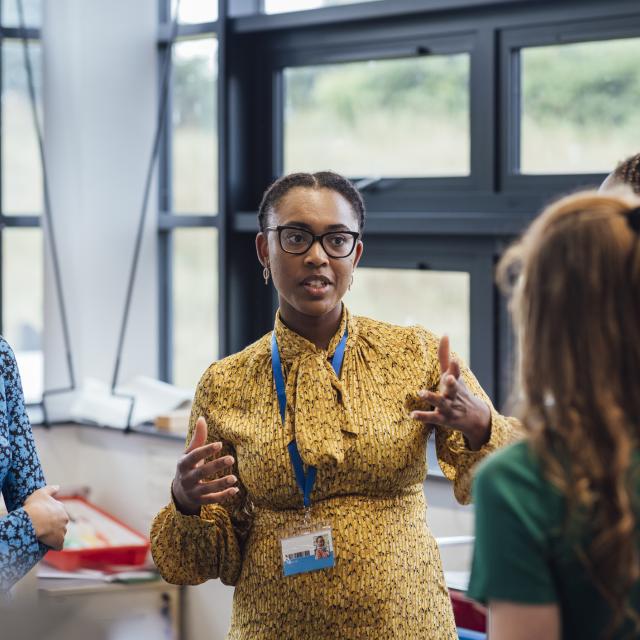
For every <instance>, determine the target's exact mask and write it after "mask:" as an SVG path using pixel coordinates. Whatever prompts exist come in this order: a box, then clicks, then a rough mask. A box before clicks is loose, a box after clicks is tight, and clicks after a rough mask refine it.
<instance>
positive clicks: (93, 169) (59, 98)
mask: <svg viewBox="0 0 640 640" xmlns="http://www.w3.org/2000/svg"><path fill="white" fill-rule="evenodd" d="M44 4H45V17H44V29H43V50H44V122H45V135H46V155H47V162H48V169H49V177H50V184H51V201H52V210H53V215H54V226H55V233H56V237H57V241H58V247H59V255H60V261H61V266H62V275H63V283H64V289H65V296H66V299H67V307H68V315H69V324H70V328H71V335H72V346H73V355H74V358H75V365H76V370H77V378H78V380H80V381H81V380H82V379H83V378H84V377H85V376H93V377H96V378H99V379H102V380H104V381H105V382H110V380H111V375H112V371H113V366H114V358H115V350H116V343H117V338H118V331H119V327H120V319H121V314H122V310H123V306H124V299H125V291H126V284H127V278H128V275H129V269H130V264H131V260H132V255H133V245H134V238H135V231H136V228H137V223H138V216H139V211H140V206H141V202H142V195H143V185H144V178H145V174H146V170H147V165H148V161H149V155H150V151H151V144H152V138H153V131H154V125H155V116H154V114H155V112H156V109H157V106H156V105H157V100H156V97H157V94H156V92H157V77H156V76H157V60H156V37H157V2H156V0H136V2H129V1H127V0H109V2H104V0H49V1H48V2H45V3H44ZM156 210H157V204H156V189H155V187H154V189H153V191H152V198H151V201H150V209H149V216H148V224H147V227H146V230H145V236H144V244H143V250H142V255H141V260H140V265H139V271H138V277H137V281H136V287H135V291H134V296H133V303H132V309H131V317H130V325H129V330H128V334H127V338H126V342H125V351H124V358H123V364H122V371H121V380H127V379H128V378H130V377H131V376H132V375H133V374H135V373H146V374H149V375H156V371H157V335H158V328H157V313H156V310H157V298H158V292H157V265H156V241H155V240H156V233H155V220H156V216H155V211H156ZM47 255H48V252H47ZM45 273H46V277H45V291H46V295H45V320H46V322H45V336H44V337H45V353H46V360H45V362H46V364H45V378H46V387H47V388H52V387H60V386H64V385H65V384H66V383H67V380H68V378H67V373H66V362H65V360H64V355H63V354H64V352H63V351H62V345H63V343H62V334H61V330H60V325H59V315H58V306H57V300H56V299H55V293H54V292H55V289H54V286H53V273H52V269H51V263H50V261H48V262H47V263H46V268H45Z"/></svg>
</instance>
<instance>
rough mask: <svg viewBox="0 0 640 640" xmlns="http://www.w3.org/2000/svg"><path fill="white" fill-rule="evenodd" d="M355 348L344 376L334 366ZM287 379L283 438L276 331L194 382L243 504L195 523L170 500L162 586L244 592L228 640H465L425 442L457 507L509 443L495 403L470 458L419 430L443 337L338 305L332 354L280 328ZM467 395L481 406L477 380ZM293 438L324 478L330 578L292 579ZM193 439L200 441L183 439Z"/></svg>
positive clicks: (162, 539)
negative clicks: (287, 567)
mask: <svg viewBox="0 0 640 640" xmlns="http://www.w3.org/2000/svg"><path fill="white" fill-rule="evenodd" d="M345 326H346V327H347V328H348V339H347V345H346V351H345V355H344V363H343V366H342V372H341V376H340V378H339V379H338V377H337V376H336V374H335V372H334V371H333V368H332V367H331V364H330V362H329V357H330V356H331V355H332V354H333V352H334V350H335V348H336V346H337V344H338V342H339V340H340V338H341V336H342V334H343V332H344V330H345ZM275 332H276V338H277V341H278V345H279V349H280V355H281V359H282V366H283V370H284V375H285V380H286V391H287V410H286V422H285V425H284V427H283V425H282V422H281V418H280V413H279V408H278V400H277V395H276V390H275V386H274V380H273V373H272V366H271V348H270V345H271V334H269V335H267V336H264V337H263V338H261V339H260V340H258V341H257V342H255V343H254V344H252V345H250V346H249V347H247V348H246V349H244V350H243V351H241V352H240V353H237V354H235V355H232V356H229V357H228V358H225V359H224V360H221V361H220V362H216V363H214V364H212V365H211V366H210V367H209V369H208V370H207V371H206V372H205V374H204V375H203V377H202V379H201V380H200V383H199V385H198V388H197V391H196V396H195V400H194V407H193V412H192V417H191V431H192V430H193V428H194V425H195V421H196V419H197V418H198V416H200V415H203V416H205V418H206V419H207V423H208V425H209V434H208V436H209V440H210V441H218V440H221V441H222V442H223V443H224V453H231V454H232V455H234V456H235V458H236V465H235V468H234V473H235V474H236V475H237V477H238V478H239V487H240V492H239V493H238V494H237V496H236V497H235V498H234V500H233V501H231V502H230V503H227V504H226V505H224V506H221V505H207V506H205V507H203V508H202V511H201V513H200V515H199V516H185V515H182V514H181V513H180V512H179V511H177V509H176V508H175V505H174V504H173V502H170V504H169V505H168V506H167V507H165V508H164V509H163V510H162V511H161V512H160V513H159V514H158V515H157V516H156V518H155V520H154V522H153V524H152V527H151V549H152V553H153V558H154V560H155V562H156V564H157V566H158V568H159V569H160V572H161V573H162V575H163V576H164V578H165V579H166V580H167V581H169V582H172V583H175V584H200V583H202V582H205V581H206V580H209V579H211V578H220V579H221V580H222V581H223V582H224V583H225V584H230V585H235V594H234V604H233V613H232V620H231V629H230V631H229V636H228V638H229V640H285V639H290V640H321V639H323V640H324V639H327V638H335V639H340V640H365V639H366V640H378V639H382V638H385V639H394V640H407V639H410V640H422V639H424V640H427V639H429V640H432V639H443V640H444V639H447V640H449V639H451V640H453V639H454V638H456V637H457V635H456V632H455V625H454V620H453V614H452V609H451V605H450V602H449V597H448V593H447V588H446V585H445V582H444V577H443V573H442V567H441V563H440V556H439V553H438V548H437V546H436V542H435V540H434V538H433V536H432V534H431V532H430V531H429V528H428V526H427V523H426V519H425V517H426V503H425V498H424V494H423V481H424V478H425V474H426V445H427V438H428V437H429V435H430V433H431V431H435V439H436V447H437V453H438V458H439V461H440V466H441V468H442V470H443V472H444V474H445V475H446V476H447V478H449V479H450V480H451V481H452V482H453V488H454V492H455V496H456V498H457V499H458V501H459V502H462V503H467V502H469V500H470V483H471V473H472V469H473V466H474V465H475V464H476V462H478V460H480V459H481V458H483V457H484V456H486V455H487V454H488V453H490V452H491V451H493V450H495V449H496V448H498V447H500V446H503V445H504V444H506V443H507V442H509V441H511V440H512V439H513V438H514V433H515V432H514V429H513V427H512V426H511V425H510V424H509V423H508V421H507V420H506V419H505V418H503V417H502V416H500V415H499V414H498V413H496V412H495V410H494V409H493V407H492V408H491V412H492V422H491V438H490V440H489V442H488V443H487V444H486V445H485V446H484V447H483V448H482V449H481V450H480V451H477V452H474V451H470V450H469V449H468V448H467V447H466V445H465V442H464V438H463V437H462V435H461V434H460V433H459V432H457V431H452V430H448V429H444V428H440V427H436V428H431V427H426V426H425V425H423V424H422V423H421V422H419V421H416V420H412V419H410V417H409V411H410V410H411V409H412V408H418V407H420V406H422V405H421V402H420V401H419V399H418V398H417V396H416V393H417V391H418V390H420V389H422V388H428V389H437V387H438V384H439V379H440V372H439V364H438V357H437V349H438V338H437V337H436V336H434V335H433V334H431V333H429V332H428V331H426V330H425V329H423V328H421V327H398V326H394V325H390V324H386V323H383V322H378V321H375V320H371V319H368V318H363V317H353V316H351V315H350V314H349V312H348V311H347V310H346V309H345V311H344V312H343V317H342V322H341V326H340V328H339V330H338V332H337V333H336V335H335V336H334V338H333V339H332V341H331V343H330V345H329V348H328V350H327V351H324V350H322V349H319V348H317V347H316V346H315V345H313V344H312V343H311V342H309V341H307V340H306V339H304V338H302V337H301V336H299V335H298V334H296V333H294V332H293V331H291V330H290V329H288V328H287V327H286V326H285V325H284V324H283V323H282V322H281V321H280V319H279V316H278V317H277V318H276V323H275ZM462 376H463V378H464V380H465V382H466V383H467V385H468V386H469V388H470V390H471V391H472V392H473V393H474V394H475V395H477V396H478V397H481V398H483V399H485V400H487V402H489V400H488V398H487V397H486V395H485V394H484V392H483V391H482V389H481V388H480V385H479V384H478V382H477V380H476V379H475V378H474V376H473V375H472V374H471V372H470V371H469V370H468V369H466V368H463V370H462ZM294 437H295V439H296V441H297V444H298V449H299V451H300V455H301V456H302V459H303V461H304V462H305V463H306V464H309V465H314V466H316V467H317V470H318V471H317V479H316V483H315V487H314V490H313V494H312V518H313V520H314V521H321V522H328V523H330V524H331V526H332V528H333V543H334V547H335V566H334V567H333V568H331V569H324V570H320V571H314V572H311V573H303V574H299V575H294V576H289V577H284V576H283V569H282V560H281V551H280V540H279V532H280V531H281V530H283V529H286V528H290V527H292V526H296V525H299V524H301V522H302V511H303V509H302V494H301V492H300V490H299V488H298V485H297V484H296V480H295V477H294V473H293V469H292V466H291V461H290V458H289V454H288V451H287V445H288V444H289V443H290V442H291V440H292V439H293V438H294ZM190 438H191V432H190V434H189V438H188V440H190Z"/></svg>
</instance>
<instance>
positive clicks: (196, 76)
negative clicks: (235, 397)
mask: <svg viewBox="0 0 640 640" xmlns="http://www.w3.org/2000/svg"><path fill="white" fill-rule="evenodd" d="M160 8H161V9H162V10H164V15H165V16H169V15H173V12H174V10H175V1H174V2H173V3H171V13H170V12H169V2H168V1H165V0H162V2H161V6H160ZM216 11H217V3H215V2H201V1H200V0H191V1H189V0H183V1H182V2H181V3H180V13H179V25H180V27H179V31H178V39H177V40H176V41H175V42H174V43H173V46H172V62H171V85H170V87H171V88H170V96H169V101H170V102H169V104H170V105H171V108H170V110H169V112H168V115H167V119H166V121H165V125H166V126H165V129H164V144H163V147H162V158H161V162H160V166H161V168H162V170H161V172H160V216H159V233H160V252H159V255H160V261H161V264H160V273H161V287H162V295H161V300H162V301H163V302H162V307H161V310H160V324H161V331H160V341H161V342H160V355H161V357H160V362H161V367H160V369H161V370H160V375H161V377H162V378H164V379H166V380H169V381H171V382H173V383H174V384H177V385H179V386H182V387H185V388H195V385H196V383H197V382H198V379H199V377H200V375H201V374H202V373H203V371H204V370H205V369H206V367H207V366H208V365H209V364H210V363H211V362H212V361H213V360H215V359H216V358H217V357H218V323H217V320H218V234H217V229H216V227H217V213H218V141H217V127H216V122H217V120H216V111H217V108H216V105H217V83H218V47H217V38H216V33H215V29H216V25H215V23H212V22H213V21H214V20H216V18H217V14H216ZM161 15H163V13H162V12H161ZM184 28H188V29H190V30H191V31H190V32H189V35H186V36H185V35H183V33H182V32H183V29H184ZM194 30H195V33H193V31H194ZM169 46H171V43H168V42H164V43H162V46H161V56H164V55H167V47H169Z"/></svg>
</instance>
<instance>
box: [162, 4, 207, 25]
mask: <svg viewBox="0 0 640 640" xmlns="http://www.w3.org/2000/svg"><path fill="white" fill-rule="evenodd" d="M176 4H177V3H176V0H173V1H172V3H171V15H175V10H176ZM217 19H218V2H217V0H180V14H179V15H178V22H181V23H182V24H194V23H197V22H215V21H216V20H217Z"/></svg>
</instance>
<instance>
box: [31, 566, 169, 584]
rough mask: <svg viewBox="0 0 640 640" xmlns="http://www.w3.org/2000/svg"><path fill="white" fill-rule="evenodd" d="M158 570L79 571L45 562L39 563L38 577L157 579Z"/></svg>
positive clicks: (134, 580)
mask: <svg viewBox="0 0 640 640" xmlns="http://www.w3.org/2000/svg"><path fill="white" fill-rule="evenodd" d="M157 577H158V573H157V571H151V570H149V569H141V570H139V571H136V570H132V569H128V570H126V571H114V572H112V571H98V570H95V569H78V570H77V571H61V570H60V569H56V568H55V567H52V566H50V565H48V564H46V563H44V562H42V563H40V564H39V565H38V578H50V579H65V580H96V581H97V582H136V581H139V580H155V579H156V578H157Z"/></svg>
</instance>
